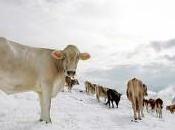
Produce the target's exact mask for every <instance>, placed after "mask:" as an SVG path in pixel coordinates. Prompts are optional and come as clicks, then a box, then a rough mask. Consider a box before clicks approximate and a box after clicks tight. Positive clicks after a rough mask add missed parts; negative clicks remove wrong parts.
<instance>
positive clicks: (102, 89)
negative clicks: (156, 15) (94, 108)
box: [95, 85, 108, 102]
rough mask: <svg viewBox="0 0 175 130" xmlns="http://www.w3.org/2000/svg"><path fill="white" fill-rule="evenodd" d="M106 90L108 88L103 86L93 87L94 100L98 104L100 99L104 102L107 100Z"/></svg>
mask: <svg viewBox="0 0 175 130" xmlns="http://www.w3.org/2000/svg"><path fill="white" fill-rule="evenodd" d="M107 90H108V88H105V87H103V86H100V85H97V86H96V87H95V92H96V98H97V100H98V102H100V97H104V99H105V101H106V99H107Z"/></svg>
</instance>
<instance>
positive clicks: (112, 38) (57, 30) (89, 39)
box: [0, 0, 175, 89]
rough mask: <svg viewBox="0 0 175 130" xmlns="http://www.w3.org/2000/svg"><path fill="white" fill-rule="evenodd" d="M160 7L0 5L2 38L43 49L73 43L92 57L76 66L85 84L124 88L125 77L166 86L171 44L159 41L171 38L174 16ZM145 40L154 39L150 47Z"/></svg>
mask: <svg viewBox="0 0 175 130" xmlns="http://www.w3.org/2000/svg"><path fill="white" fill-rule="evenodd" d="M150 3H151V4H150ZM155 5H156V6H155ZM164 5H165V4H164V2H162V1H161V2H159V5H157V2H155V3H154V2H152V1H140V0H133V1H129V0H108V1H106V0H97V1H95V0H27V1H26V0H0V16H1V17H0V21H1V24H0V36H4V37H7V38H8V39H10V40H14V41H17V42H19V43H22V44H26V45H29V46H36V47H45V48H59V49H60V48H64V47H65V46H66V45H67V44H69V43H71V44H72V43H74V44H75V45H76V46H78V48H80V50H81V51H83V52H84V51H86V52H89V53H90V54H91V56H92V58H91V60H89V61H88V62H81V64H79V67H78V71H79V74H80V75H85V76H84V77H83V76H82V77H83V78H84V79H88V78H90V80H97V82H100V83H104V84H106V85H111V86H112V87H116V85H118V86H122V87H121V88H125V85H124V84H125V82H126V81H127V80H128V79H129V78H131V77H132V76H134V75H139V76H141V78H142V79H143V80H146V81H148V83H150V84H153V86H154V85H155V84H156V83H158V80H159V79H160V80H161V82H160V83H158V84H160V86H164V87H166V85H167V84H168V82H167V81H166V82H165V83H163V78H164V74H165V73H167V75H169V76H168V78H169V79H171V76H170V75H172V76H174V75H173V74H172V72H174V70H173V68H171V67H170V66H172V64H174V63H172V62H171V63H170V61H171V60H174V56H173V54H174V49H173V48H174V46H175V44H174V42H175V40H174V39H172V40H169V41H162V42H161V39H162V38H163V39H168V38H169V37H172V35H170V34H173V36H174V30H175V29H173V27H174V20H171V18H172V16H174V14H173V11H170V10H169V9H170V8H166V10H165V9H164V8H165V6H164ZM171 5H172V6H173V4H170V6H171ZM150 6H151V8H152V10H151V9H150V8H149V7H150ZM155 7H156V9H155ZM168 7H169V6H168ZM148 8H149V10H148ZM172 9H174V8H172ZM138 10H139V11H138ZM159 14H161V16H159ZM148 19H151V20H150V21H151V22H149V21H148ZM162 19H163V20H162ZM169 22H170V24H169ZM158 23H159V24H158ZM167 23H168V25H169V26H166V25H167ZM171 25H173V26H171ZM161 27H162V28H161ZM164 27H166V28H164ZM162 29H163V30H165V31H162ZM168 29H169V30H168ZM142 38H143V39H142ZM147 38H148V39H149V40H150V39H158V40H155V42H151V43H148V42H147V41H148V39H147ZM159 38H160V39H159ZM145 39H147V40H146V41H145ZM159 40H160V42H159ZM167 61H169V62H167ZM167 65H168V67H167ZM149 66H150V67H149ZM154 66H155V67H154ZM162 66H165V68H166V69H165V68H162ZM163 71H164V72H163ZM154 74H156V75H154ZM154 76H155V77H154ZM151 78H153V79H151ZM169 82H170V83H172V84H173V82H174V81H173V80H170V81H169ZM155 89H156V88H155Z"/></svg>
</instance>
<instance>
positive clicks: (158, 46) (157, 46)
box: [151, 39, 175, 52]
mask: <svg viewBox="0 0 175 130" xmlns="http://www.w3.org/2000/svg"><path fill="white" fill-rule="evenodd" d="M151 47H152V48H153V49H154V50H155V51H157V52H160V51H162V50H164V49H170V48H174V47H175V39H171V40H168V41H153V42H151Z"/></svg>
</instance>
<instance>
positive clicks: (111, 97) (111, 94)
mask: <svg viewBox="0 0 175 130" xmlns="http://www.w3.org/2000/svg"><path fill="white" fill-rule="evenodd" d="M121 95H122V94H120V93H118V92H117V91H116V90H114V89H108V90H107V99H108V101H107V103H106V105H107V104H109V108H110V102H111V103H112V108H114V104H113V101H115V103H116V106H117V108H118V104H119V102H120V97H121Z"/></svg>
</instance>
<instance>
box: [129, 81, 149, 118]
mask: <svg viewBox="0 0 175 130" xmlns="http://www.w3.org/2000/svg"><path fill="white" fill-rule="evenodd" d="M126 93H127V97H128V99H129V101H131V103H132V108H133V111H134V119H135V120H137V119H139V120H141V116H140V114H141V115H142V117H144V114H143V99H144V96H146V95H147V87H146V86H144V85H143V83H142V81H140V80H138V79H136V78H133V79H131V80H129V81H128V84H127V91H126ZM137 114H138V116H137Z"/></svg>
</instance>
